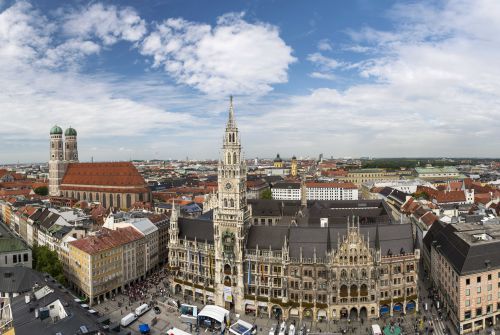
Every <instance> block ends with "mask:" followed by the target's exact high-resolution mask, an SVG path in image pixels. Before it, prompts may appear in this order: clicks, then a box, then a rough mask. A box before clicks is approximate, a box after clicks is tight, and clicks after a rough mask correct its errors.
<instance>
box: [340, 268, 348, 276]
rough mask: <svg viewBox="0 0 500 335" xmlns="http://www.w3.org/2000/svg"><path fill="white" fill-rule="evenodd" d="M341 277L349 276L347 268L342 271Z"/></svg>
mask: <svg viewBox="0 0 500 335" xmlns="http://www.w3.org/2000/svg"><path fill="white" fill-rule="evenodd" d="M340 277H342V278H347V271H346V270H342V272H341V273H340Z"/></svg>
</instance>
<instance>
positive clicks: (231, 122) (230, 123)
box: [227, 95, 236, 128]
mask: <svg viewBox="0 0 500 335" xmlns="http://www.w3.org/2000/svg"><path fill="white" fill-rule="evenodd" d="M235 127H236V123H235V121H234V108H233V96H232V95H230V96H229V118H228V120H227V128H235Z"/></svg>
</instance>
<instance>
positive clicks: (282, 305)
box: [168, 101, 420, 320]
mask: <svg viewBox="0 0 500 335" xmlns="http://www.w3.org/2000/svg"><path fill="white" fill-rule="evenodd" d="M245 181H246V165H245V162H244V160H243V158H242V157H241V144H240V139H239V136H238V129H237V127H236V123H235V121H234V112H233V105H232V101H231V105H230V108H229V120H228V122H227V126H226V131H225V135H224V141H223V151H222V159H221V160H220V162H219V169H218V193H217V195H216V196H217V206H216V208H215V209H214V210H213V212H208V213H204V214H203V215H202V216H201V217H199V218H197V219H190V218H181V217H179V213H178V209H177V208H176V207H175V206H174V210H173V212H172V216H171V218H170V240H169V245H168V248H169V267H170V270H171V272H172V273H173V276H172V277H171V278H172V279H171V280H172V282H171V287H172V288H173V290H175V291H176V292H177V293H183V294H184V295H188V296H192V297H193V298H194V299H197V300H199V301H202V302H204V303H209V302H212V303H213V302H215V303H216V304H217V305H219V306H223V307H226V308H228V309H233V310H234V311H235V312H236V313H259V314H264V315H266V316H269V317H282V318H290V317H292V318H293V317H297V318H303V319H307V318H310V319H315V320H318V319H328V320H333V319H339V318H341V317H345V318H348V317H350V318H353V319H354V318H358V317H363V318H372V317H378V316H379V315H380V314H385V313H387V314H391V315H392V314H394V313H398V312H411V311H415V310H416V308H417V306H418V300H417V279H418V278H417V273H418V271H417V269H418V263H419V258H420V251H419V249H418V248H415V245H414V241H413V237H412V230H411V226H410V225H400V224H391V222H390V218H389V216H380V217H379V215H380V213H385V210H384V208H385V207H384V206H382V205H380V204H379V203H378V202H376V201H372V202H366V203H364V204H359V206H357V209H356V213H358V212H359V213H364V214H361V215H358V216H352V213H353V212H354V210H350V209H349V208H345V207H346V206H347V205H349V206H353V204H354V203H356V204H357V203H358V201H351V202H349V203H348V202H338V203H339V204H337V205H334V203H335V202H322V201H314V202H308V201H306V200H305V193H304V192H303V193H304V196H303V199H302V201H296V202H287V203H285V202H282V201H273V200H266V201H264V202H263V203H262V204H261V205H262V206H260V207H259V203H258V202H259V201H258V200H255V201H254V203H253V204H252V207H251V208H250V207H249V206H247V200H246V194H245V192H246V189H245ZM335 206H337V207H338V208H336V210H337V212H336V213H337V214H332V213H330V211H332V210H333V209H332V207H335ZM275 207H276V208H275ZM343 212H346V213H351V214H347V215H344V216H342V217H339V216H336V217H335V218H334V217H333V216H335V215H338V213H341V214H340V215H342V213H343ZM370 213H373V214H370ZM363 215H366V216H363ZM329 216H331V217H330V224H328V222H329V218H328V217H329ZM372 216H373V217H372ZM360 217H361V220H360ZM263 218H265V220H266V224H265V225H263V224H261V221H262V220H263ZM385 218H386V219H385ZM268 221H270V222H268ZM381 221H383V222H381Z"/></svg>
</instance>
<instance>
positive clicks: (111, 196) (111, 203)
mask: <svg viewBox="0 0 500 335" xmlns="http://www.w3.org/2000/svg"><path fill="white" fill-rule="evenodd" d="M109 207H113V195H112V194H109Z"/></svg>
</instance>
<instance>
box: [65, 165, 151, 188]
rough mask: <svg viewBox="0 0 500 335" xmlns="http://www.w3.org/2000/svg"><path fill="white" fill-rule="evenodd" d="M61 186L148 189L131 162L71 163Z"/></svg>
mask: <svg viewBox="0 0 500 335" xmlns="http://www.w3.org/2000/svg"><path fill="white" fill-rule="evenodd" d="M61 185H62V186H64V185H92V186H115V187H123V186H141V187H146V182H145V181H144V178H143V177H142V176H141V175H140V173H139V171H137V169H136V168H135V166H134V165H133V164H132V163H129V162H113V163H70V164H68V168H67V170H66V174H65V175H64V177H63V179H62V182H61Z"/></svg>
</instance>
